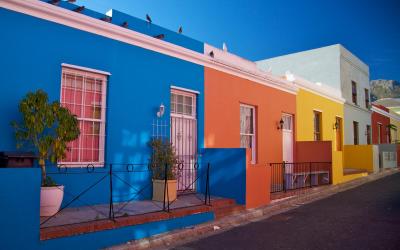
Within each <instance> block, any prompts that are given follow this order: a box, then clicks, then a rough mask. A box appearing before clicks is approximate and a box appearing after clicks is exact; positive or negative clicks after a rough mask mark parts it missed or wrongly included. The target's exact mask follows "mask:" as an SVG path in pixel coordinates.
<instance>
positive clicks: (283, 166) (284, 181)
mask: <svg viewBox="0 0 400 250" xmlns="http://www.w3.org/2000/svg"><path fill="white" fill-rule="evenodd" d="M285 167H286V166H285V161H283V162H282V169H283V170H282V176H283V178H282V179H283V191H284V192H286V173H285Z"/></svg>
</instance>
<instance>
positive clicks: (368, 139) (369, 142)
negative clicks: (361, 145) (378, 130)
mask: <svg viewBox="0 0 400 250" xmlns="http://www.w3.org/2000/svg"><path fill="white" fill-rule="evenodd" d="M366 136H367V144H371V126H370V125H367V131H366Z"/></svg>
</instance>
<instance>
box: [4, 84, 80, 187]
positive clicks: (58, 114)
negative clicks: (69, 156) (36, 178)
mask: <svg viewBox="0 0 400 250" xmlns="http://www.w3.org/2000/svg"><path fill="white" fill-rule="evenodd" d="M19 112H20V113H21V114H22V122H21V123H18V122H16V121H13V122H12V123H11V124H12V126H13V127H14V129H15V138H16V140H17V148H21V147H23V146H26V147H29V148H31V150H33V151H34V152H35V153H36V154H37V157H38V160H39V165H40V167H41V170H42V186H53V185H54V182H53V181H52V180H51V179H50V178H49V177H46V161H47V160H49V161H50V162H52V163H56V162H57V161H58V160H59V159H63V158H64V157H65V152H66V150H67V143H68V142H70V141H73V140H75V139H76V138H78V136H79V134H80V131H79V123H78V120H77V119H76V117H75V115H73V114H71V112H70V111H69V110H68V109H66V108H64V107H61V105H60V103H59V102H56V101H55V102H53V103H49V100H48V96H47V94H46V92H44V91H43V90H38V91H36V92H35V93H32V92H29V93H28V94H27V95H26V96H25V98H24V99H22V100H21V102H20V104H19Z"/></svg>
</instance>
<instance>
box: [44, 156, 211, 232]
mask: <svg viewBox="0 0 400 250" xmlns="http://www.w3.org/2000/svg"><path fill="white" fill-rule="evenodd" d="M190 166H195V170H196V171H195V172H196V175H195V178H192V179H190V180H189V179H188V181H186V182H183V183H182V182H181V183H179V184H178V185H180V187H181V190H182V191H187V190H194V189H195V187H196V185H198V184H197V181H198V180H199V179H200V178H203V180H205V181H204V187H202V189H203V188H204V190H205V192H204V193H192V195H191V198H190V199H189V201H188V202H186V203H185V202H182V200H180V202H177V200H174V201H170V200H169V195H166V194H168V185H167V177H168V175H167V174H166V173H167V172H168V168H169V166H165V167H161V168H162V169H161V171H165V174H164V176H165V179H164V180H163V181H164V190H165V191H164V198H163V201H162V202H158V201H153V200H151V199H150V198H151V191H152V181H151V176H152V171H154V168H152V167H151V166H149V165H148V164H132V163H128V164H105V165H104V166H102V167H99V166H96V167H95V166H94V165H92V164H89V165H87V166H86V167H78V166H76V167H72V166H71V165H68V166H64V165H58V166H56V169H55V171H54V170H53V171H50V172H48V173H47V174H48V175H49V176H52V177H55V179H56V180H57V179H58V180H60V179H61V180H64V181H61V183H63V185H65V187H64V197H65V199H64V204H63V206H62V207H61V209H60V210H59V211H58V212H57V213H56V214H54V215H53V216H50V217H42V218H41V223H40V227H41V228H45V227H51V226H60V225H68V224H75V223H82V222H89V221H95V220H105V219H108V220H114V219H115V218H118V217H126V216H131V215H140V214H146V213H154V212H160V211H163V212H170V210H173V209H178V208H183V207H190V206H199V205H211V193H210V187H209V178H210V176H209V175H210V167H211V165H210V163H207V164H204V165H202V167H203V169H204V171H202V172H201V173H198V171H197V169H198V168H199V166H200V165H199V163H197V162H196V163H195V164H192V163H190ZM187 169H189V170H187ZM159 170H160V169H159ZM174 171H176V175H177V176H179V175H184V174H185V171H192V169H191V167H185V163H184V162H181V163H180V164H179V165H178V166H177V167H175V170H174ZM66 178H72V180H69V181H67V184H65V180H66ZM84 181H87V183H85V185H82V182H84ZM78 183H79V187H76V186H77V185H78ZM96 189H98V190H96ZM71 190H74V191H73V192H71ZM90 191H92V192H94V191H95V192H96V198H97V199H96V201H93V197H92V198H91V199H88V198H87V197H85V195H86V194H88V193H89V192H90ZM92 196H93V195H92ZM78 202H79V205H80V206H78V207H77V206H76V204H77V203H78ZM178 203H179V204H178Z"/></svg>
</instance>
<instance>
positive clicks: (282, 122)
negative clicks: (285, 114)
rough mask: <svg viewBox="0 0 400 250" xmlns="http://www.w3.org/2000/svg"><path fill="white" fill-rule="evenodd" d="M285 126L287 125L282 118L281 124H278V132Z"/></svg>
mask: <svg viewBox="0 0 400 250" xmlns="http://www.w3.org/2000/svg"><path fill="white" fill-rule="evenodd" d="M283 124H285V122H284V121H283V120H282V118H281V120H280V121H279V124H278V127H277V129H278V130H280V129H283Z"/></svg>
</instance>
